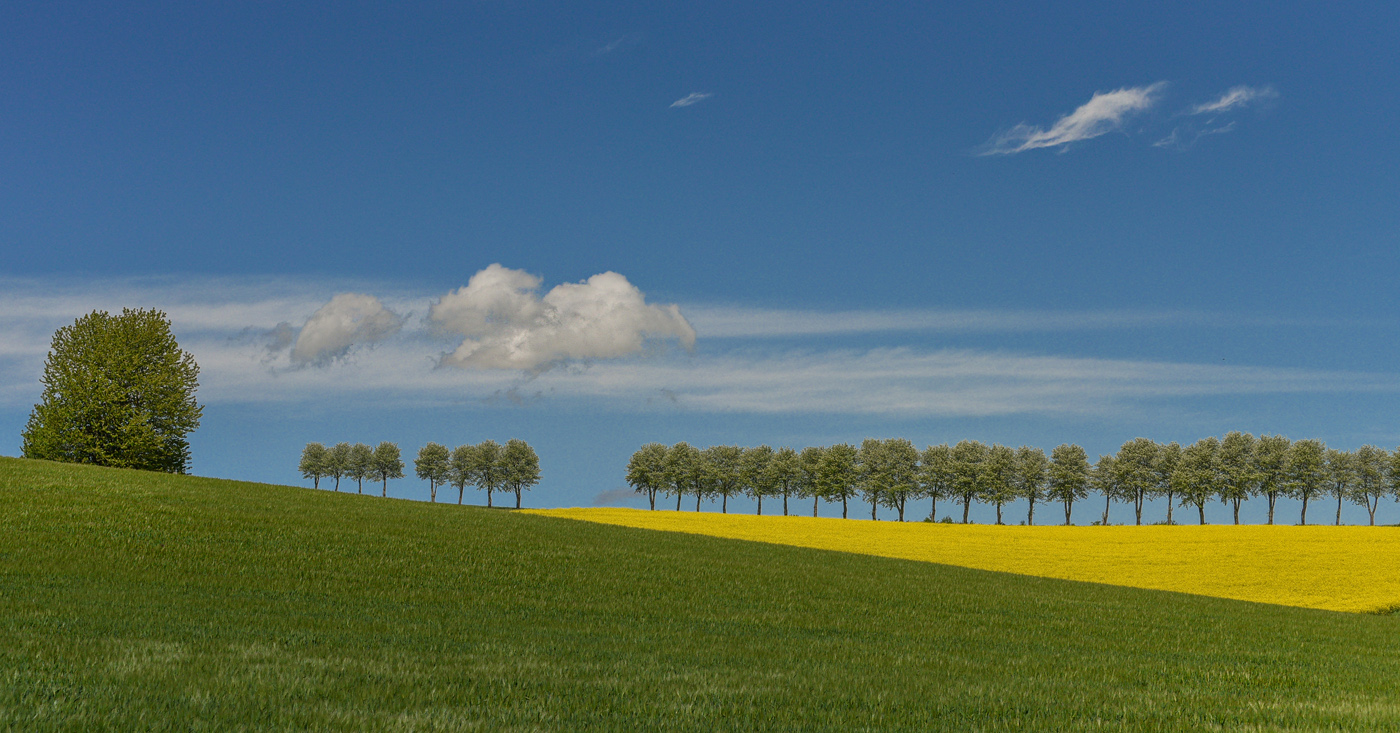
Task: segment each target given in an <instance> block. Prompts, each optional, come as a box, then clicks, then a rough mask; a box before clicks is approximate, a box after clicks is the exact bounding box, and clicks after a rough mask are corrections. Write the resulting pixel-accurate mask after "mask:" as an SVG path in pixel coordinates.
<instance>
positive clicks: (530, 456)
mask: <svg viewBox="0 0 1400 733" xmlns="http://www.w3.org/2000/svg"><path fill="white" fill-rule="evenodd" d="M500 456H501V458H500V467H501V485H502V486H504V487H505V488H506V489H507V490H508V491H511V492H513V493H514V494H515V508H516V509H519V508H520V494H521V492H524V491H528V490H529V489H530V488H531V487H532V486H534V485H535V484H537V483H539V482H540V457H539V455H537V454H536V453H535V449H534V448H531V447H530V444H529V443H526V442H525V441H523V440H517V439H515V438H511V439H510V440H507V441H506V444H505V447H503V448H502V449H501V453H500Z"/></svg>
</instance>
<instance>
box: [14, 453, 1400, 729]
mask: <svg viewBox="0 0 1400 733" xmlns="http://www.w3.org/2000/svg"><path fill="white" fill-rule="evenodd" d="M60 727H66V728H73V729H104V728H106V729H123V730H125V729H138V728H139V729H160V728H170V729H190V728H202V727H204V728H207V727H220V728H227V727H247V728H260V729H263V728H273V729H285V728H335V729H346V728H352V729H394V730H399V729H402V730H435V729H441V730H462V729H473V728H475V729H482V730H487V729H490V730H500V729H507V730H511V729H513V730H587V729H595V730H612V729H628V728H632V729H637V728H645V729H671V730H697V731H698V730H716V729H721V730H722V729H742V730H753V729H789V730H790V729H805V730H894V729H906V730H929V729H947V730H967V729H983V730H995V729H1016V728H1026V727H1039V728H1042V729H1067V728H1083V729H1089V728H1093V729H1101V728H1130V729H1139V730H1140V729H1175V728H1190V729H1211V728H1215V729H1229V730H1236V729H1243V728H1264V729H1271V728H1299V729H1319V728H1334V729H1351V730H1376V729H1381V728H1390V729H1396V728H1400V618H1396V617H1383V616H1365V615H1355V614H1343V613H1333V612H1326V611H1314V610H1306V609H1297V608H1287V607H1281V606H1269V605H1258V604H1250V603H1243V602H1239V601H1227V600H1219V599H1212V598H1204V597H1198V596H1185V595H1177V594H1172V593H1167V592H1161V591H1148V590H1137V589H1129V588H1114V587H1109V586H1101V585H1091V584H1083V583H1074V582H1069V581H1058V580H1047V579H1038V578H1029V577H1022V576H1014V575H1003V574H997V573H991V572H986V571H978V570H969V569H963V568H954V567H946V566H940V565H934V564H928V563H919V562H911V561H904V560H894V559H886V558H878V557H869V556H862V555H852V554H843V553H835V552H828V551H821V550H812V549H804V548H796V547H782V546H774V545H766V544H759V543H750V542H743V541H737V540H725V539H716V538H709V537H699V536H693V535H684V534H675V533H663V532H654V531H648V530H639V529H631V528H625V527H613V526H605V525H598V524H590V523H585V522H576V521H570V520H564V519H556V518H549V517H539V516H529V515H524V514H520V513H515V512H508V511H502V510H484V509H478V508H459V507H456V506H443V505H436V506H434V505H429V504H423V503H415V502H407V501H395V500H384V499H378V498H371V497H361V496H354V495H347V494H333V493H329V492H325V491H319V492H318V491H310V490H305V489H295V488H288V487H278V486H267V485H260V484H248V483H239V482H232V481H219V480H213V479H199V478H188V477H176V476H165V475H156V474H144V473H137V472H129V471H115V470H107V469H96V468H90V467H79V466H60V465H55V464H47V463H40V462H31V461H20V460H16V459H0V728H13V729H25V730H30V729H45V728H60Z"/></svg>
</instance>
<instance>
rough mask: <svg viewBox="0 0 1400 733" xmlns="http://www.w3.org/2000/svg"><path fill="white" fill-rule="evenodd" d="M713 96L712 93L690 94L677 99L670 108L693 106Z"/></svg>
mask: <svg viewBox="0 0 1400 733" xmlns="http://www.w3.org/2000/svg"><path fill="white" fill-rule="evenodd" d="M713 96H715V95H714V94H713V93H712V92H691V93H690V94H687V95H685V96H684V97H681V98H680V99H677V100H676V101H674V102H672V103H671V107H672V108H676V107H689V106H691V105H693V104H698V103H700V102H703V101H705V100H707V99H709V98H710V97H713Z"/></svg>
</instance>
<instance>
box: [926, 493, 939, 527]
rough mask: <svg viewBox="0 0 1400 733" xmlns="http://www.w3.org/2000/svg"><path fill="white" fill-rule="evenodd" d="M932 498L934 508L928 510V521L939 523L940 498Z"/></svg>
mask: <svg viewBox="0 0 1400 733" xmlns="http://www.w3.org/2000/svg"><path fill="white" fill-rule="evenodd" d="M932 498H933V506H931V507H929V510H928V519H929V521H930V522H937V521H938V497H936V496H935V497H932Z"/></svg>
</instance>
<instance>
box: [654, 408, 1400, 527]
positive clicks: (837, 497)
mask: <svg viewBox="0 0 1400 733" xmlns="http://www.w3.org/2000/svg"><path fill="white" fill-rule="evenodd" d="M627 483H628V484H629V485H631V486H632V487H633V489H634V490H635V491H636V492H637V493H640V494H642V495H644V496H646V497H647V500H648V502H649V504H650V507H651V509H653V510H654V509H656V499H657V496H658V495H665V496H671V495H674V496H675V497H676V510H677V511H679V510H680V509H681V502H682V500H683V499H684V498H685V497H694V498H695V511H700V504H701V502H702V500H704V499H706V498H710V499H718V500H719V501H720V511H722V512H728V507H729V497H730V496H736V495H742V496H748V497H751V498H753V499H755V500H756V501H757V502H758V509H757V512H758V513H759V514H762V513H763V499H764V498H765V497H770V498H778V497H781V498H782V502H783V514H784V515H787V514H788V502H789V499H811V500H812V516H814V517H815V516H817V509H818V506H819V504H820V503H821V502H822V501H827V502H832V503H834V502H838V501H839V502H840V503H841V516H842V517H843V518H845V517H847V516H848V511H849V503H850V502H851V501H853V500H856V499H859V500H861V501H863V502H868V503H869V504H870V518H871V519H878V516H877V510H878V509H879V507H882V506H883V507H887V508H889V509H893V510H894V511H896V512H897V513H898V515H899V521H901V522H902V521H904V515H905V508H906V506H907V505H908V503H909V502H911V501H914V500H918V499H930V500H931V502H932V503H931V507H930V513H929V520H930V521H931V520H933V519H935V518H936V516H937V510H938V502H939V500H948V501H952V502H955V503H957V504H960V505H961V506H962V521H963V523H964V524H966V523H967V521H968V512H969V510H970V508H971V506H972V504H973V503H981V504H987V505H992V506H995V508H996V517H997V520H996V523H997V524H1002V519H1003V517H1002V509H1003V507H1004V506H1005V505H1006V504H1008V503H1010V502H1013V501H1017V500H1021V499H1024V500H1026V502H1027V512H1026V524H1034V523H1035V509H1036V505H1037V504H1038V503H1039V504H1047V503H1058V504H1061V505H1062V506H1063V509H1064V513H1065V524H1066V525H1068V524H1069V523H1070V518H1071V514H1072V511H1073V508H1074V504H1075V503H1076V502H1080V501H1085V500H1087V499H1088V498H1089V496H1090V494H1091V493H1092V494H1097V495H1099V496H1102V497H1103V499H1104V509H1103V516H1102V518H1101V519H1100V520H1098V521H1097V522H1095V523H1096V524H1100V523H1101V524H1108V523H1109V511H1110V509H1111V508H1112V505H1113V503H1114V502H1115V501H1117V502H1122V503H1127V504H1130V505H1132V507H1133V519H1134V523H1135V524H1139V525H1140V524H1142V522H1143V516H1142V509H1143V505H1144V504H1145V503H1146V502H1147V501H1149V500H1152V499H1156V498H1165V499H1166V505H1167V514H1166V518H1165V523H1166V524H1174V523H1175V522H1174V520H1173V514H1172V510H1173V508H1174V507H1177V506H1180V507H1195V509H1196V511H1197V515H1198V520H1199V522H1200V524H1205V523H1206V516H1205V506H1206V504H1207V503H1209V502H1211V501H1213V500H1216V499H1219V500H1220V501H1221V502H1223V503H1225V504H1226V505H1227V506H1229V507H1231V508H1232V509H1233V513H1234V523H1235V524H1239V523H1240V505H1241V503H1242V502H1244V501H1245V500H1247V499H1250V498H1251V497H1263V498H1265V499H1267V501H1268V507H1269V510H1268V523H1269V524H1273V523H1274V510H1275V507H1276V504H1277V501H1278V499H1279V498H1280V497H1289V498H1293V499H1298V500H1301V501H1302V512H1301V515H1300V517H1299V523H1300V524H1307V518H1308V504H1309V502H1313V501H1315V500H1320V499H1323V498H1335V499H1336V500H1337V511H1336V519H1335V523H1336V524H1341V518H1342V505H1343V504H1344V503H1346V502H1353V503H1356V504H1360V505H1362V506H1364V507H1365V508H1366V510H1367V513H1368V514H1369V516H1370V523H1371V525H1372V526H1374V525H1375V523H1376V509H1377V507H1378V506H1379V504H1380V501H1381V499H1383V498H1385V497H1386V496H1392V497H1394V498H1396V499H1397V500H1400V448H1397V449H1396V451H1395V452H1393V453H1392V452H1389V451H1386V450H1385V449H1383V448H1378V447H1376V446H1373V445H1365V446H1362V447H1361V448H1359V449H1357V450H1355V451H1342V450H1335V449H1331V448H1328V447H1327V446H1326V445H1325V444H1324V443H1322V442H1321V441H1318V440H1298V441H1290V440H1289V439H1288V438H1286V437H1284V436H1281V435H1261V436H1259V437H1258V438H1256V437H1254V436H1253V435H1250V434H1249V433H1242V432H1238V431H1232V432H1230V433H1228V434H1226V435H1225V437H1224V438H1215V437H1208V438H1202V439H1201V440H1198V441H1196V442H1195V443H1192V444H1190V445H1188V446H1186V447H1184V448H1183V447H1182V446H1181V445H1179V444H1177V443H1175V442H1170V443H1157V442H1155V441H1152V440H1150V439H1147V438H1135V439H1133V440H1130V441H1128V442H1126V443H1124V444H1123V445H1122V447H1120V448H1119V449H1118V451H1117V453H1113V454H1108V455H1101V456H1099V459H1098V461H1096V462H1094V463H1092V464H1091V463H1090V461H1089V457H1088V454H1087V453H1086V452H1085V450H1084V449H1083V448H1082V447H1080V446H1078V445H1074V444H1071V443H1066V444H1063V445H1060V446H1057V447H1056V448H1055V449H1054V450H1053V451H1051V452H1050V455H1049V456H1047V455H1046V454H1045V451H1044V450H1042V449H1040V448H1034V447H1031V446H1021V447H1019V448H1010V447H1007V446H1004V445H999V444H992V445H987V444H985V443H981V442H979V441H975V440H964V441H960V442H958V443H957V444H956V445H952V446H949V445H947V444H942V445H934V446H928V447H927V448H925V449H923V450H922V451H921V450H918V449H917V448H915V447H914V444H913V443H911V442H910V441H908V440H906V439H904V438H892V439H887V440H878V439H874V438H870V439H866V440H865V441H864V442H862V443H861V444H860V446H855V445H851V444H848V443H838V444H836V445H832V446H825V447H808V448H803V449H802V450H801V451H796V450H794V449H792V448H778V449H776V450H775V449H773V448H772V447H770V446H766V445H762V446H758V447H755V448H742V447H739V446H734V445H727V446H726V445H719V446H711V447H709V448H705V449H700V448H696V447H694V446H691V445H689V444H688V443H684V442H681V443H676V444H675V445H672V446H666V445H663V444H661V443H648V444H646V445H644V446H642V447H641V448H640V449H639V450H638V451H637V452H636V453H634V454H633V455H632V458H631V460H630V461H629V462H628V464H627ZM945 519H946V518H945Z"/></svg>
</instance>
